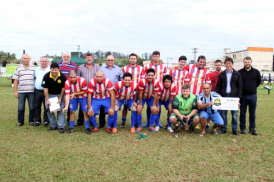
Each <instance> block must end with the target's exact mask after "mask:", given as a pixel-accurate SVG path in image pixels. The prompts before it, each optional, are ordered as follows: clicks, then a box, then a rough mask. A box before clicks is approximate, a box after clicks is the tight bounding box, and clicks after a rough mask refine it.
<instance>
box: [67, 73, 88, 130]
mask: <svg viewBox="0 0 274 182" xmlns="http://www.w3.org/2000/svg"><path fill="white" fill-rule="evenodd" d="M68 76H69V78H68V79H67V81H66V82H65V94H66V97H65V108H64V109H63V112H64V113H65V112H67V111H68V107H70V115H69V130H68V131H67V133H72V132H74V118H75V111H77V109H78V103H80V105H81V108H82V112H83V114H84V119H85V132H86V134H88V135H90V134H91V130H90V128H89V118H88V114H87V111H88V108H87V82H86V80H85V79H84V78H82V77H77V72H76V71H75V70H70V71H69V75H68Z"/></svg>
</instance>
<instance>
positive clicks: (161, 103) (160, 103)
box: [159, 99, 171, 111]
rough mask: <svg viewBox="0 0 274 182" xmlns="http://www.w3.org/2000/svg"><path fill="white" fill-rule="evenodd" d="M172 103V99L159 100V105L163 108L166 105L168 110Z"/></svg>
mask: <svg viewBox="0 0 274 182" xmlns="http://www.w3.org/2000/svg"><path fill="white" fill-rule="evenodd" d="M170 103H171V99H169V100H168V101H159V107H160V108H161V106H162V105H164V106H165V108H166V110H167V111H168V105H169V104H170Z"/></svg>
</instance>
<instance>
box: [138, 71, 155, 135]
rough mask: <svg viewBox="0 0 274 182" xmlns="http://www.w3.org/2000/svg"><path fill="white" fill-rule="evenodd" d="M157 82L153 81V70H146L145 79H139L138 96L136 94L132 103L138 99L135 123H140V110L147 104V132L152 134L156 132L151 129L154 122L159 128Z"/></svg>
mask: <svg viewBox="0 0 274 182" xmlns="http://www.w3.org/2000/svg"><path fill="white" fill-rule="evenodd" d="M159 87H160V86H159V81H158V80H157V79H155V70H154V69H152V68H149V69H148V70H147V77H146V78H144V79H141V81H140V82H139V84H138V94H136V96H135V98H134V102H135V101H136V99H137V96H138V98H139V100H138V105H137V122H138V123H141V122H142V110H143V107H144V105H145V103H146V104H147V106H148V107H150V109H151V116H150V121H147V122H148V123H149V130H150V131H152V132H156V130H155V129H154V127H153V124H154V122H156V126H159V118H158V113H159V105H158V92H159Z"/></svg>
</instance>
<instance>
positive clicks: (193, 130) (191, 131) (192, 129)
mask: <svg viewBox="0 0 274 182" xmlns="http://www.w3.org/2000/svg"><path fill="white" fill-rule="evenodd" d="M195 128H196V127H195ZM188 132H189V133H190V134H194V133H195V129H194V128H193V127H189V130H188Z"/></svg>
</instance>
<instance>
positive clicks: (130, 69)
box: [120, 53, 145, 128]
mask: <svg viewBox="0 0 274 182" xmlns="http://www.w3.org/2000/svg"><path fill="white" fill-rule="evenodd" d="M122 71H123V73H124V74H125V73H130V74H131V75H132V81H133V82H135V83H136V84H137V85H138V83H139V81H140V80H141V79H142V78H144V77H145V74H144V68H143V67H142V66H140V65H138V64H137V54H134V53H131V54H130V55H129V65H126V66H125V67H124V68H123V69H122ZM126 117H127V107H125V106H124V109H123V111H122V124H121V126H120V127H121V128H124V127H125V126H126V120H127V119H126Z"/></svg>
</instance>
